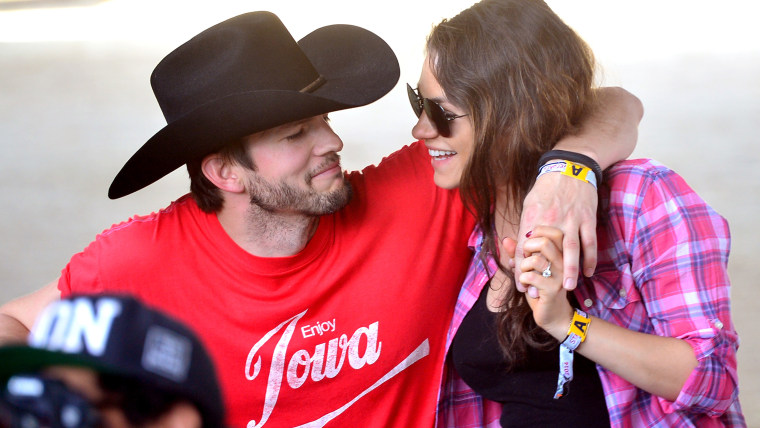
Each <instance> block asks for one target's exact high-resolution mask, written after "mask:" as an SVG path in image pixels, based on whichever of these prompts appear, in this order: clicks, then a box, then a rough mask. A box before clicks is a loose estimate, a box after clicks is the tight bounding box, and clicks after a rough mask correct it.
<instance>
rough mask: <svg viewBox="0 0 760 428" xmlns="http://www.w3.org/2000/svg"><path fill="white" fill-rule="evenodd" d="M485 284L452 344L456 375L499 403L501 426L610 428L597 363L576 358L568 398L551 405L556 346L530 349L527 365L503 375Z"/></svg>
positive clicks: (495, 316) (502, 364)
mask: <svg viewBox="0 0 760 428" xmlns="http://www.w3.org/2000/svg"><path fill="white" fill-rule="evenodd" d="M489 285H490V284H487V285H486V286H485V287H484V288H483V291H482V292H481V293H480V297H479V298H478V301H477V302H476V303H475V305H474V306H473V308H472V309H471V310H470V312H469V313H468V314H467V315H466V316H465V318H464V319H463V320H462V325H461V326H460V327H459V330H458V331H457V333H456V335H455V336H454V340H453V342H452V345H451V358H452V361H453V364H454V367H455V368H456V370H457V372H459V375H460V376H461V377H462V379H463V380H464V381H465V382H467V384H468V385H469V386H470V387H471V388H472V389H473V390H475V391H476V392H477V393H479V394H480V395H482V396H483V397H485V398H487V399H489V400H492V401H497V402H499V403H501V404H502V415H501V419H500V422H501V425H502V426H503V427H509V428H513V427H531V428H536V427H560V426H561V427H609V426H610V422H609V415H608V413H607V406H606V404H605V402H604V391H603V390H602V384H601V381H600V380H599V374H598V373H597V371H596V366H595V364H594V363H593V362H592V361H590V360H589V359H587V358H585V357H583V356H582V355H580V354H578V353H575V361H574V364H573V371H574V376H573V377H574V378H573V380H572V382H570V387H569V390H568V393H567V394H566V395H565V396H564V397H562V398H561V399H558V400H555V399H554V398H553V397H554V391H555V389H556V387H557V376H558V374H559V350H558V346H559V345H557V347H554V348H552V349H551V350H549V351H541V350H537V349H530V350H529V351H528V358H527V359H526V361H525V362H524V363H522V364H520V365H518V366H517V367H515V368H513V369H512V371H510V372H507V371H506V365H505V363H504V357H503V354H502V351H501V348H500V347H499V342H498V339H497V338H496V319H497V314H496V313H494V312H491V311H489V310H488V307H487V305H486V295H487V294H488V287H489Z"/></svg>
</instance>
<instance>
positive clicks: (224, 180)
mask: <svg viewBox="0 0 760 428" xmlns="http://www.w3.org/2000/svg"><path fill="white" fill-rule="evenodd" d="M201 171H203V175H205V176H206V178H207V179H208V180H209V181H210V182H211V183H213V184H214V185H215V186H216V187H218V188H220V189H222V190H226V191H228V192H232V193H240V192H244V191H245V184H244V183H243V177H242V175H241V174H240V171H241V168H240V167H238V166H236V165H234V164H232V163H230V162H228V161H227V160H225V159H223V158H222V156H220V155H219V154H216V153H213V154H210V155H208V156H206V157H205V158H203V160H202V161H201Z"/></svg>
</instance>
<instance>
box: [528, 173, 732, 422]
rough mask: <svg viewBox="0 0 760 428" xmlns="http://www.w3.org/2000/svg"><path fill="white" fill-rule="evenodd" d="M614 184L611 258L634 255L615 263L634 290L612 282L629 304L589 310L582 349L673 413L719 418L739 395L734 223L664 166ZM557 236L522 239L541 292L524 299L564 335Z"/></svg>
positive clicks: (540, 231) (568, 312) (549, 231)
mask: <svg viewBox="0 0 760 428" xmlns="http://www.w3.org/2000/svg"><path fill="white" fill-rule="evenodd" d="M610 185H611V186H612V189H613V192H612V193H614V195H615V196H611V199H610V207H611V209H610V210H609V211H608V212H607V213H605V215H606V216H608V217H607V218H608V220H607V221H608V224H607V225H605V230H606V232H605V233H608V234H609V237H608V241H610V242H608V245H609V248H606V249H605V251H612V248H613V247H614V250H615V251H616V252H617V254H616V255H615V256H614V257H613V256H611V258H613V259H616V260H629V261H630V262H629V263H630V264H629V266H627V267H625V268H623V267H619V268H618V269H623V270H624V271H625V272H627V273H626V276H627V277H628V278H629V280H632V281H633V282H634V285H635V287H632V288H630V289H628V288H627V287H629V286H626V285H625V284H626V282H627V281H626V280H621V281H619V282H616V284H617V285H616V286H618V287H623V288H622V289H621V290H620V291H625V296H626V297H625V301H624V303H623V302H620V305H618V304H616V305H615V307H614V308H613V307H607V306H601V307H599V306H595V307H594V308H596V309H592V311H593V312H594V314H596V315H598V317H597V316H594V317H592V319H591V323H590V324H589V326H588V330H587V336H586V341H585V342H584V343H582V344H581V345H580V346H579V347H578V349H577V352H579V353H581V354H582V355H584V356H586V357H587V358H589V359H591V360H593V361H595V362H596V363H597V364H599V365H601V366H603V367H604V368H605V369H607V370H609V371H611V372H613V373H615V374H617V375H618V376H620V377H622V378H623V379H625V380H627V381H628V382H630V383H631V384H633V385H634V386H636V387H638V388H640V389H642V390H644V391H647V392H649V393H651V394H653V395H656V396H658V397H661V398H660V399H661V400H665V401H667V403H663V405H667V406H670V407H671V408H673V409H674V410H684V411H688V412H696V413H705V414H708V415H710V416H719V415H720V414H722V413H723V412H725V411H726V410H727V409H728V408H729V407H730V406H731V405H732V404H733V403H734V401H735V399H736V396H737V393H738V391H737V384H738V380H737V377H736V349H737V346H738V338H737V336H736V332H735V330H734V328H733V326H732V325H731V316H730V292H729V281H728V274H727V271H726V266H727V262H728V251H729V247H730V235H729V231H728V225H727V224H726V222H725V220H724V219H723V218H722V217H720V216H719V215H718V214H717V213H716V212H715V211H713V210H712V209H711V208H710V207H709V206H707V204H705V203H704V201H702V199H701V198H699V196H698V195H697V194H696V193H695V192H694V191H693V190H692V189H691V188H690V187H689V186H688V185H687V184H686V183H685V182H684V181H683V179H682V178H681V177H679V176H678V175H677V174H675V173H673V172H672V171H670V170H668V169H667V168H664V167H659V166H653V165H652V164H644V166H642V167H640V166H626V169H625V170H619V171H615V172H614V173H613V178H612V179H611V181H610ZM621 213H625V215H623V214H621ZM542 237H550V238H542ZM559 242H561V232H560V231H559V230H557V229H555V228H542V227H538V228H536V230H535V231H534V232H533V234H532V235H531V239H530V240H528V241H527V242H526V244H525V247H526V251H532V252H535V253H536V254H535V255H533V256H531V257H529V258H528V259H526V260H525V261H524V262H523V266H522V268H523V270H524V273H523V274H522V277H521V280H522V281H525V282H526V283H529V284H531V285H533V286H535V287H537V289H538V290H539V298H538V299H528V302H529V304H530V305H531V308H532V309H533V311H534V318H535V320H536V322H537V323H538V324H539V325H540V326H541V327H542V328H544V329H545V330H547V331H548V332H549V333H550V334H551V335H552V336H554V337H555V338H556V339H557V340H560V341H561V340H564V338H565V337H566V335H567V332H568V326H569V325H570V322H571V320H572V317H573V310H572V309H571V307H570V305H569V303H568V302H567V298H566V290H564V289H562V287H561V286H560V284H559V279H558V278H555V275H560V274H561V273H560V272H559V269H561V265H562V254H561V252H560V251H559ZM550 244H551V245H550ZM623 251H625V253H622V252H623ZM547 260H549V261H551V262H552V268H551V271H552V275H551V276H550V277H548V278H545V277H543V276H542V275H541V273H540V272H541V270H543V269H545V268H546V265H547ZM555 266H556V267H555ZM536 271H538V272H536ZM620 274H621V275H623V271H621V273H620ZM591 281H592V282H595V283H596V281H598V280H597V279H594V278H592V279H591ZM588 285H589V286H591V284H588ZM594 288H595V290H596V296H597V297H596V299H601V298H602V297H600V296H603V293H608V292H614V293H615V301H618V296H617V294H618V290H612V291H608V290H607V288H606V286H603V285H602V283H599V285H594ZM600 293H602V294H600ZM602 318H604V319H606V320H610V321H614V324H613V323H612V322H608V321H605V320H604V319H602ZM634 330H636V331H634ZM650 333H651V334H650Z"/></svg>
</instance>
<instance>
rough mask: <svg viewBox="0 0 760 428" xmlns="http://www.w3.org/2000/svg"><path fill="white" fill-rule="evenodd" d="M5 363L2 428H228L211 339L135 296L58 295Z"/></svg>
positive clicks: (7, 350)
mask: <svg viewBox="0 0 760 428" xmlns="http://www.w3.org/2000/svg"><path fill="white" fill-rule="evenodd" d="M0 361H2V362H3V363H2V365H0V381H1V382H0V385H2V386H3V388H2V393H1V395H0V427H31V426H50V427H67V428H73V427H96V426H106V427H138V426H140V427H155V428H160V427H179V426H181V427H201V426H203V427H221V426H223V419H224V418H223V415H224V407H223V406H222V399H221V392H220V390H219V385H218V384H217V380H216V373H215V370H214V365H213V363H212V361H211V358H210V357H209V355H208V354H207V353H206V350H205V349H204V348H203V345H202V344H201V342H200V341H199V340H198V338H197V337H196V336H195V334H194V333H193V332H192V331H190V330H189V329H188V328H187V327H185V325H183V324H181V323H179V322H177V321H176V320H174V319H173V318H170V317H168V316H166V315H164V314H163V313H162V312H159V311H157V310H155V309H152V308H150V307H147V306H145V305H144V304H143V303H141V302H139V301H138V300H136V299H134V298H132V297H128V296H117V295H99V296H84V295H83V296H77V297H72V298H69V299H63V300H60V301H57V302H55V303H53V304H51V305H50V306H48V307H47V308H46V310H45V311H44V312H43V313H42V315H41V316H40V317H39V319H38V320H37V322H36V324H35V326H34V329H33V330H32V332H31V335H30V336H29V343H28V345H27V346H21V345H14V346H5V347H2V348H0ZM33 422H36V423H33Z"/></svg>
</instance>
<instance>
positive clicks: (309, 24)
mask: <svg viewBox="0 0 760 428" xmlns="http://www.w3.org/2000/svg"><path fill="white" fill-rule="evenodd" d="M548 3H549V4H550V6H552V7H553V8H554V10H555V11H556V12H557V13H558V14H559V15H560V16H561V17H563V18H564V19H565V21H566V22H567V23H568V24H570V25H571V26H573V27H574V28H575V29H576V30H577V31H578V32H579V33H580V34H581V36H583V37H584V38H585V39H586V40H587V41H588V42H589V43H590V44H591V46H592V47H593V48H594V50H595V52H596V55H597V58H598V60H599V62H600V64H601V65H602V66H603V68H604V82H605V83H606V84H608V85H620V86H623V87H625V88H626V89H628V90H629V91H631V92H633V93H634V94H636V95H637V96H638V97H639V98H640V99H641V100H642V101H643V103H644V105H645V109H646V112H645V117H644V120H643V121H642V123H641V127H640V138H639V144H638V147H637V149H636V151H635V153H634V156H636V157H653V158H656V159H658V160H659V161H661V162H662V163H664V164H666V165H668V166H670V167H671V168H673V169H675V170H677V171H679V172H680V173H681V174H682V175H683V176H684V177H685V178H686V179H687V181H688V182H689V183H690V184H691V185H692V186H693V187H694V188H695V189H696V190H697V191H698V192H699V193H700V194H701V195H702V196H703V197H704V199H705V200H707V201H708V202H709V203H710V204H712V205H713V206H714V207H715V208H716V209H717V210H718V211H719V212H720V213H722V214H723V215H724V216H725V217H726V218H727V219H728V221H729V223H730V225H731V229H732V233H733V251H732V255H731V261H730V264H729V273H730V275H731V277H732V283H733V288H732V296H733V316H734V322H735V324H736V326H737V330H738V331H739V334H740V336H741V340H742V342H741V348H740V350H739V373H740V388H741V399H742V404H743V406H744V408H745V414H746V417H747V422H748V424H749V426H751V427H760V370H759V369H758V368H757V366H758V362H759V361H760V359H758V357H757V355H760V337H758V333H757V330H756V326H757V325H758V322H759V321H760V316H759V315H758V312H760V305H759V304H758V300H760V291H758V289H759V288H760V284H758V281H757V279H756V278H757V275H756V274H755V272H754V269H752V268H751V266H752V265H753V264H755V263H757V262H756V260H755V258H756V257H757V255H758V254H759V253H760V244H759V243H758V242H760V228H758V225H757V218H758V214H760V154H759V153H758V137H757V135H758V128H757V123H758V119H760V29H759V28H758V26H757V25H756V22H755V20H756V17H757V16H758V12H760V5H758V4H757V3H756V2H754V1H752V0H726V1H723V2H714V1H710V2H708V1H706V0H668V1H661V0H637V1H633V0H574V1H569V0H549V1H548ZM470 4H471V2H470V1H468V0H464V1H462V0H460V1H451V0H417V1H413V2H404V3H403V4H401V3H399V4H398V5H393V6H390V5H389V3H388V2H357V1H351V0H323V1H320V2H301V1H295V0H280V1H276V0H268V1H264V0H261V1H258V0H247V1H244V0H234V1H233V0H217V1H214V2H208V1H203V2H201V1H188V0H186V1H179V0H109V1H98V0H0V149H1V150H2V151H1V153H2V155H0V200H2V201H3V203H2V204H0V301H6V300H8V299H10V298H13V297H16V296H19V295H22V294H25V293H27V292H30V291H32V290H34V289H36V288H38V287H39V286H41V285H43V284H45V283H47V282H49V281H51V280H53V279H55V278H56V277H57V276H58V273H59V272H60V269H61V268H62V267H63V266H64V265H65V264H66V262H67V261H68V259H69V258H70V257H71V255H72V254H74V253H75V252H78V251H80V250H82V249H83V248H84V247H85V246H86V245H87V243H89V242H90V241H91V240H92V239H93V238H94V237H95V234H97V233H99V232H100V231H102V230H103V229H105V228H107V227H109V226H110V225H111V224H113V223H117V222H120V221H122V220H125V219H127V218H128V217H130V216H131V215H134V214H145V213H148V212H151V211H154V210H157V209H159V208H161V207H163V206H165V205H167V204H168V203H169V201H171V200H173V199H176V198H177V197H178V196H180V195H181V194H183V193H185V192H186V190H187V179H186V178H185V175H184V171H178V172H175V173H173V174H172V175H170V176H168V177H166V178H164V179H163V180H161V181H160V182H158V183H156V184H154V185H152V186H150V187H149V188H147V189H145V190H142V191H140V192H137V193H136V194H133V195H131V196H128V197H125V198H123V199H120V200H117V201H110V200H108V198H107V197H106V192H107V189H108V185H109V184H110V181H111V179H112V178H113V176H114V175H115V174H116V172H117V171H118V170H119V168H120V167H121V165H122V164H123V163H124V162H125V161H126V159H127V158H128V157H129V156H130V155H131V154H132V153H133V152H134V151H135V150H136V149H137V148H138V147H139V146H140V145H142V144H143V142H145V141H146V140H147V139H148V138H149V137H150V136H152V135H153V134H154V133H155V132H156V131H158V130H159V129H160V128H161V127H162V126H163V124H164V120H163V117H162V116H161V113H160V110H159V109H158V106H157V104H156V103H155V101H154V98H153V95H152V93H151V91H150V87H149V84H148V77H149V75H150V72H151V70H152V69H153V67H154V65H155V64H156V63H157V62H158V61H159V60H160V59H161V58H163V56H164V55H165V54H167V53H168V52H169V51H171V50H172V49H173V48H174V47H176V46H178V45H179V44H181V43H183V42H184V41H185V40H187V39H188V38H190V37H192V36H193V35H195V34H196V33H197V32H199V31H201V30H203V29H205V28H206V27H208V26H210V25H213V24H215V23H217V22H219V21H221V20H223V19H226V18H229V17H231V16H234V15H236V14H239V13H242V12H247V11H251V10H271V11H274V12H275V13H277V14H278V15H279V16H280V18H281V19H282V20H283V21H284V22H285V24H286V25H287V26H288V27H289V28H290V29H291V31H292V33H293V35H294V36H295V37H296V38H300V37H302V36H304V35H306V34H307V33H308V32H309V31H311V30H313V29H315V28H317V27H320V26H323V25H328V24H334V23H351V24H356V25H361V26H364V27H366V28H369V29H371V30H373V31H375V32H376V33H378V34H379V35H380V36H382V37H383V38H384V39H386V40H387V41H388V42H389V43H390V44H391V46H392V47H393V48H394V50H395V51H396V53H397V55H398V56H399V59H400V62H401V67H402V77H401V81H400V82H399V85H397V87H396V88H395V89H394V90H393V91H392V92H391V93H390V94H389V95H387V96H386V97H385V98H383V99H381V100H380V101H378V102H376V103H374V104H372V105H370V106H368V107H365V108H361V109H357V110H354V111H348V112H340V113H337V114H334V115H332V117H333V124H334V126H335V128H336V129H337V131H338V133H339V134H340V135H341V136H342V137H343V140H344V142H345V144H346V147H345V149H344V155H343V158H344V166H345V167H346V168H349V169H356V168H361V167H363V166H365V165H368V164H370V163H376V162H378V161H379V160H380V159H381V158H382V156H383V155H385V154H388V153H391V152H392V151H393V150H395V149H397V148H398V147H400V146H401V145H403V144H407V143H409V142H411V141H412V137H411V134H410V129H411V126H412V124H413V119H414V117H413V115H412V112H411V110H410V108H409V106H408V102H407V100H406V95H405V91H404V86H403V85H404V83H405V82H407V81H408V82H416V81H417V77H418V73H419V70H420V63H421V60H422V46H423V41H424V37H425V35H426V34H427V32H428V31H429V30H430V28H431V25H432V24H433V23H436V22H438V21H439V20H440V18H441V17H444V16H452V15H453V14H455V13H456V12H457V11H459V10H461V9H463V8H465V7H467V6H469V5H470Z"/></svg>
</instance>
